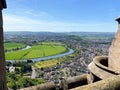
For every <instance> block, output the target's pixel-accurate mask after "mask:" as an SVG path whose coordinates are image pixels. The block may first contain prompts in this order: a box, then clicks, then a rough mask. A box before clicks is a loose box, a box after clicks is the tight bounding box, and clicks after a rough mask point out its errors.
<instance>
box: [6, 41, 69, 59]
mask: <svg viewBox="0 0 120 90" xmlns="http://www.w3.org/2000/svg"><path fill="white" fill-rule="evenodd" d="M66 50H67V48H65V46H63V45H60V44H58V45H57V44H52V43H50V44H48V43H47V44H45V43H44V44H38V45H34V46H32V47H31V48H29V49H27V50H19V51H14V52H6V53H5V55H6V60H21V59H32V58H41V57H46V56H53V55H57V54H61V53H64V52H66Z"/></svg>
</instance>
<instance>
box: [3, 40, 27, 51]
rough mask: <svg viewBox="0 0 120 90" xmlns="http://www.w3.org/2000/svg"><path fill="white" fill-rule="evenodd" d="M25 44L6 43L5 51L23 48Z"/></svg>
mask: <svg viewBox="0 0 120 90" xmlns="http://www.w3.org/2000/svg"><path fill="white" fill-rule="evenodd" d="M25 46H26V45H25V44H22V43H14V42H6V43H4V47H5V50H13V49H16V48H23V47H25Z"/></svg>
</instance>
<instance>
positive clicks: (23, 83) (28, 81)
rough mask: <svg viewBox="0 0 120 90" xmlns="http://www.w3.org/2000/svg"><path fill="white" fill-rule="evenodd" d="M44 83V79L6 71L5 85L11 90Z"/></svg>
mask: <svg viewBox="0 0 120 90" xmlns="http://www.w3.org/2000/svg"><path fill="white" fill-rule="evenodd" d="M41 83H45V80H44V79H32V78H29V77H24V76H22V75H20V74H17V73H16V72H12V73H7V86H8V87H9V88H11V89H13V90H17V89H19V88H24V87H29V86H34V85H38V84H41Z"/></svg>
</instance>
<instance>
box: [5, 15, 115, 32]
mask: <svg viewBox="0 0 120 90" xmlns="http://www.w3.org/2000/svg"><path fill="white" fill-rule="evenodd" d="M115 28H116V26H115V24H114V23H92V22H90V23H88V22H87V23H70V22H67V23H66V22H60V21H41V20H35V19H32V18H27V17H20V16H16V15H4V30H5V31H37V32H38V31H52V32H71V31H79V32H80V31H88V32H89V31H94V32H97V31H98V32H108V31H109V32H113V31H115V30H116V29H115Z"/></svg>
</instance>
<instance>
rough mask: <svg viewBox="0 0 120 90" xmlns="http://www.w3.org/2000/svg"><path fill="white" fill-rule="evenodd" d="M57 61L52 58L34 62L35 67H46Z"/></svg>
mask: <svg viewBox="0 0 120 90" xmlns="http://www.w3.org/2000/svg"><path fill="white" fill-rule="evenodd" d="M57 63H58V61H57V59H52V60H46V61H41V62H37V63H35V64H34V67H35V68H47V67H52V66H54V65H56V64H57Z"/></svg>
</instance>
